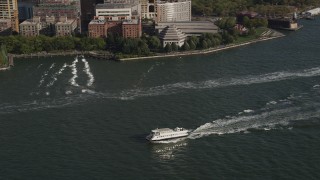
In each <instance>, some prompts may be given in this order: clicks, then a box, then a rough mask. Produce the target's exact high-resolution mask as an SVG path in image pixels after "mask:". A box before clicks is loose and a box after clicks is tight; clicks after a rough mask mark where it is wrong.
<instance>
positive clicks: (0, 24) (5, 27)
mask: <svg viewBox="0 0 320 180" xmlns="http://www.w3.org/2000/svg"><path fill="white" fill-rule="evenodd" d="M10 34H11V19H0V35H10Z"/></svg>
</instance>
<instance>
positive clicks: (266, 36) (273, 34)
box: [0, 29, 285, 70]
mask: <svg viewBox="0 0 320 180" xmlns="http://www.w3.org/2000/svg"><path fill="white" fill-rule="evenodd" d="M284 36H285V35H284V34H283V33H280V32H278V31H275V30H271V29H269V30H268V31H266V32H264V33H262V35H261V36H260V37H259V38H256V39H253V40H249V41H245V42H242V43H238V44H228V45H220V46H218V47H213V48H208V49H203V50H192V51H183V52H171V53H157V54H156V55H153V56H141V57H133V58H120V59H108V58H106V59H104V58H102V59H104V60H116V61H132V60H144V59H154V58H164V57H176V56H192V55H200V54H209V53H214V52H218V51H223V50H227V49H232V48H236V47H240V46H245V45H249V44H253V43H257V42H262V41H266V40H271V39H276V38H280V37H284ZM93 54H96V51H77V50H74V51H65V52H39V53H32V54H11V56H12V57H13V58H36V57H38V58H40V57H55V56H73V55H88V56H90V57H93V58H98V59H99V57H95V56H93ZM100 59H101V58H100ZM8 69H10V67H8V68H7V67H6V68H0V70H8Z"/></svg>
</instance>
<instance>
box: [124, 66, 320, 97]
mask: <svg viewBox="0 0 320 180" xmlns="http://www.w3.org/2000/svg"><path fill="white" fill-rule="evenodd" d="M315 76H320V67H316V68H311V69H305V70H302V71H295V72H289V71H283V72H274V73H268V74H262V75H250V76H244V77H239V78H221V79H215V80H207V81H202V82H179V83H174V84H167V85H161V86H155V87H149V88H135V89H129V90H124V91H122V92H121V93H120V96H118V98H119V99H121V100H134V99H136V98H140V97H149V96H160V95H170V94H176V93H181V92H183V90H194V89H196V90H198V89H214V88H223V87H228V86H242V85H252V84H262V83H269V82H277V81H284V80H291V79H297V78H306V77H315Z"/></svg>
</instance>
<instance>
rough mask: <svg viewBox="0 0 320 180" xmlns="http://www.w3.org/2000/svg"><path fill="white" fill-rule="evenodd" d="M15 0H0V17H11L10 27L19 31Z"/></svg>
mask: <svg viewBox="0 0 320 180" xmlns="http://www.w3.org/2000/svg"><path fill="white" fill-rule="evenodd" d="M18 15H19V13H18V3H17V0H1V1H0V19H11V27H12V30H13V31H16V32H19V17H18Z"/></svg>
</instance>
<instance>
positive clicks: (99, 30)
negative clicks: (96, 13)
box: [88, 19, 108, 38]
mask: <svg viewBox="0 0 320 180" xmlns="http://www.w3.org/2000/svg"><path fill="white" fill-rule="evenodd" d="M107 34H108V24H107V22H106V21H105V20H104V19H100V20H99V19H96V20H92V21H91V22H90V23H89V25H88V35H89V37H93V38H98V37H107Z"/></svg>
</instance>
